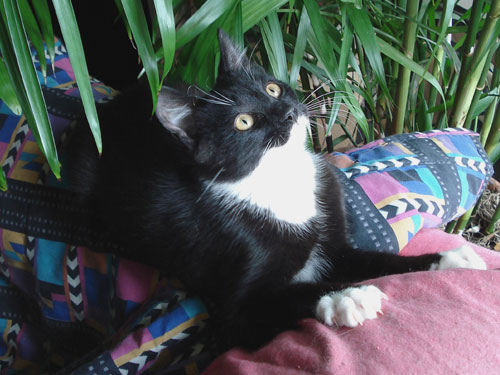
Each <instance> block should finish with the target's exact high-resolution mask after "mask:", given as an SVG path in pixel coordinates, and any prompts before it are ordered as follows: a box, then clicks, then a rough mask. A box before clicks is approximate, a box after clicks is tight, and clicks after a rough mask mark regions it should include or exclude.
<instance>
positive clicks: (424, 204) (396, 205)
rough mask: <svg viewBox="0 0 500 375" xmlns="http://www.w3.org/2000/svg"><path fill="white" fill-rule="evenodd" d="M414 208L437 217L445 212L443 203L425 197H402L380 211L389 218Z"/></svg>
mask: <svg viewBox="0 0 500 375" xmlns="http://www.w3.org/2000/svg"><path fill="white" fill-rule="evenodd" d="M414 209H416V210H417V211H418V212H425V213H428V214H429V215H434V216H437V217H443V216H444V213H445V211H444V207H443V206H442V205H441V204H439V203H438V202H436V201H433V200H426V199H423V198H401V199H398V200H395V201H393V202H391V203H390V204H387V205H385V206H384V207H381V208H379V211H380V213H381V214H382V216H383V217H384V218H385V219H386V220H388V219H392V218H394V217H396V216H398V215H401V214H403V213H405V212H408V211H411V210H414Z"/></svg>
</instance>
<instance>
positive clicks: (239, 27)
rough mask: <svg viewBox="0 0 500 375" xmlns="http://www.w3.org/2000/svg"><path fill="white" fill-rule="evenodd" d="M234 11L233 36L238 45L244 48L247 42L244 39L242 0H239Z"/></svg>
mask: <svg viewBox="0 0 500 375" xmlns="http://www.w3.org/2000/svg"><path fill="white" fill-rule="evenodd" d="M234 13H235V14H234V24H233V38H234V42H235V43H236V45H237V46H239V47H240V48H241V49H243V47H244V44H245V43H244V41H243V7H242V5H241V0H238V2H237V4H236V9H235V12H234Z"/></svg>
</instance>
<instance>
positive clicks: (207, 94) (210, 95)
mask: <svg viewBox="0 0 500 375" xmlns="http://www.w3.org/2000/svg"><path fill="white" fill-rule="evenodd" d="M196 89H197V90H200V91H201V92H202V93H203V94H205V95H206V96H208V97H210V98H212V99H214V100H216V101H219V102H224V103H226V104H227V105H232V103H231V102H230V101H227V100H223V99H222V98H218V97H217V96H215V95H213V94H211V93H209V92H206V91H205V90H203V89H202V88H200V87H196ZM198 98H202V97H198Z"/></svg>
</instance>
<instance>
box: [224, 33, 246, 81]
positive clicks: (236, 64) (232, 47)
mask: <svg viewBox="0 0 500 375" xmlns="http://www.w3.org/2000/svg"><path fill="white" fill-rule="evenodd" d="M217 36H218V39H219V47H220V63H219V75H220V74H221V73H230V72H233V71H238V70H240V69H242V67H243V66H244V65H245V66H246V65H248V64H249V61H248V59H247V57H246V55H245V50H243V49H241V48H240V47H238V46H237V45H236V44H234V42H233V41H232V40H231V38H230V37H229V35H227V34H226V33H225V32H224V30H222V29H219V31H218V33H217Z"/></svg>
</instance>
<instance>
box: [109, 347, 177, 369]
mask: <svg viewBox="0 0 500 375" xmlns="http://www.w3.org/2000/svg"><path fill="white" fill-rule="evenodd" d="M169 341H170V340H169ZM167 342H168V341H167ZM166 347H167V343H162V344H160V345H158V346H155V347H154V348H152V349H150V350H147V351H144V352H142V353H141V355H139V356H137V357H135V358H134V359H131V360H130V361H129V362H127V363H125V364H124V365H122V366H120V367H118V370H119V371H120V373H121V374H122V375H134V374H137V373H138V372H139V371H140V370H141V369H142V368H143V367H144V366H145V365H146V363H148V362H150V361H154V360H155V359H156V358H157V357H158V355H159V354H160V352H161V351H162V350H163V349H165V348H166Z"/></svg>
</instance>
